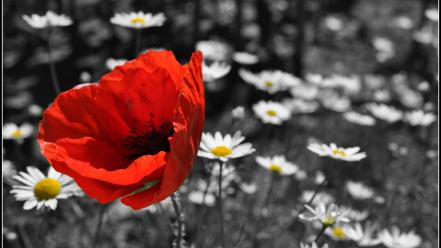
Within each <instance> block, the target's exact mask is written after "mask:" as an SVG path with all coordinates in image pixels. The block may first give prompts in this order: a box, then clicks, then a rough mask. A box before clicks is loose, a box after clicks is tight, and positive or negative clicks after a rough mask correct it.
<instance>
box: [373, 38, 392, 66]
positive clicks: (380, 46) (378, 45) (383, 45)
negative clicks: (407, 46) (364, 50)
mask: <svg viewBox="0 0 441 248" xmlns="http://www.w3.org/2000/svg"><path fill="white" fill-rule="evenodd" d="M372 44H373V45H374V48H375V50H376V51H377V60H378V61H379V62H385V61H386V60H388V59H390V58H392V57H394V56H395V46H394V43H393V42H392V41H391V40H389V39H387V38H384V37H375V38H374V40H373V41H372Z"/></svg>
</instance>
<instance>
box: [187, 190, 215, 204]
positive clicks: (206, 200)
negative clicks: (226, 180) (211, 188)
mask: <svg viewBox="0 0 441 248" xmlns="http://www.w3.org/2000/svg"><path fill="white" fill-rule="evenodd" d="M188 200H189V201H190V202H192V203H194V204H198V205H207V206H209V207H213V206H214V205H215V203H216V196H215V195H214V194H213V193H208V192H207V193H205V194H204V192H203V191H191V192H190V193H188Z"/></svg>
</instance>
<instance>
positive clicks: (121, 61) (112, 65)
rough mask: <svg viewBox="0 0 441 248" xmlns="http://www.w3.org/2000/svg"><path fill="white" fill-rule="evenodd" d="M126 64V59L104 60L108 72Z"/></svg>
mask: <svg viewBox="0 0 441 248" xmlns="http://www.w3.org/2000/svg"><path fill="white" fill-rule="evenodd" d="M126 62H127V60H126V59H114V58H108V59H107V60H106V66H107V68H108V69H109V70H113V68H115V67H117V66H119V65H123V64H125V63H126Z"/></svg>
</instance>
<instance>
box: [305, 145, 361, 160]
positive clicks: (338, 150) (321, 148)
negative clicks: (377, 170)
mask: <svg viewBox="0 0 441 248" xmlns="http://www.w3.org/2000/svg"><path fill="white" fill-rule="evenodd" d="M308 150H310V151H311V152H313V153H315V154H317V155H319V156H321V157H325V156H327V157H331V158H334V159H339V160H344V161H360V160H362V159H364V158H365V157H366V153H364V152H359V151H360V147H358V146H357V147H350V148H343V147H338V146H337V145H336V144H334V143H331V144H330V145H329V146H328V145H326V144H318V143H312V144H309V145H308Z"/></svg>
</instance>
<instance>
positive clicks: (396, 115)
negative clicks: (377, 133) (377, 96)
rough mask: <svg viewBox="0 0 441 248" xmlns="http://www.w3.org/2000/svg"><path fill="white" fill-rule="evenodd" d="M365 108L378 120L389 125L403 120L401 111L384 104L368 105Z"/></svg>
mask: <svg viewBox="0 0 441 248" xmlns="http://www.w3.org/2000/svg"><path fill="white" fill-rule="evenodd" d="M366 108H367V110H369V112H371V113H372V115H374V116H375V117H377V118H378V119H381V120H384V121H386V122H389V123H394V122H397V121H399V120H401V119H402V118H403V112H402V111H401V110H398V109H396V108H394V107H392V106H388V105H385V104H377V103H369V104H367V105H366Z"/></svg>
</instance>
